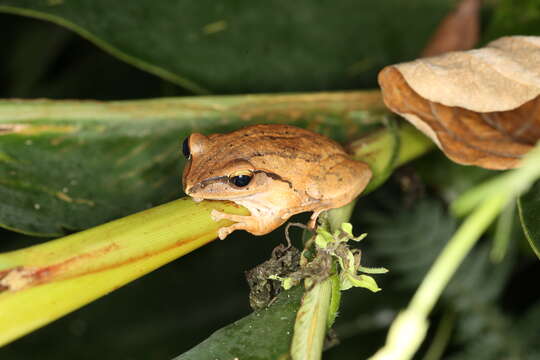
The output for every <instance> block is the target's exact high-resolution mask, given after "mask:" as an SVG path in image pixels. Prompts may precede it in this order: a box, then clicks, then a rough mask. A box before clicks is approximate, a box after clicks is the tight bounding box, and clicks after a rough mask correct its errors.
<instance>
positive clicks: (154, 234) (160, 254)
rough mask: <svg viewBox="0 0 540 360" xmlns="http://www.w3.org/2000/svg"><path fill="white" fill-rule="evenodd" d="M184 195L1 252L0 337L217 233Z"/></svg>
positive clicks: (203, 208)
mask: <svg viewBox="0 0 540 360" xmlns="http://www.w3.org/2000/svg"><path fill="white" fill-rule="evenodd" d="M212 209H218V210H220V211H227V212H231V213H237V214H246V213H247V212H246V210H245V209H243V208H240V207H238V206H234V205H230V204H226V203H223V202H217V201H216V202H201V203H195V202H194V201H192V200H191V199H189V198H184V199H180V200H176V201H173V202H170V203H168V204H165V205H162V206H158V207H155V208H152V209H149V210H146V211H143V212H140V213H137V214H134V215H131V216H128V217H125V218H122V219H119V220H116V221H112V222H109V223H107V224H103V225H100V226H97V227H95V228H92V229H90V230H86V231H82V232H79V233H76V234H73V235H70V236H66V237H63V238H61V239H58V240H54V241H49V242H47V243H44V244H42V245H36V246H32V247H29V248H26V249H22V250H17V251H13V252H8V253H3V254H0V285H1V286H0V345H3V344H6V343H8V342H10V341H12V340H15V339H16V338H18V337H20V336H22V335H24V334H26V333H28V332H30V331H32V330H34V329H37V328H39V327H41V326H43V325H45V324H47V323H49V322H51V321H53V320H55V319H57V318H59V317H61V316H63V315H65V314H67V313H69V312H71V311H73V310H75V309H77V308H79V307H81V306H83V305H85V304H87V303H89V302H91V301H93V300H95V299H97V298H99V297H101V296H103V295H105V294H108V293H109V292H111V291H113V290H115V289H117V288H119V287H121V286H123V285H125V284H126V283H128V282H130V281H133V280H135V279H137V278H139V277H141V276H143V275H145V274H147V273H149V272H150V271H152V270H155V269H156V268H158V267H160V266H162V265H164V264H166V263H168V262H170V261H172V260H174V259H176V258H178V257H181V256H182V255H184V254H187V253H189V252H191V251H193V250H194V249H196V248H198V247H200V246H203V245H205V244H207V243H209V242H210V241H212V240H214V239H215V238H216V234H217V229H218V228H219V227H221V226H225V225H227V224H231V222H229V221H225V220H222V221H220V222H215V221H213V220H212V219H211V218H210V211H211V210H212Z"/></svg>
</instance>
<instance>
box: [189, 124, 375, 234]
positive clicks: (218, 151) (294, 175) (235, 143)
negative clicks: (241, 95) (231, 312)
mask: <svg viewBox="0 0 540 360" xmlns="http://www.w3.org/2000/svg"><path fill="white" fill-rule="evenodd" d="M183 153H184V156H185V157H186V159H187V163H186V166H185V168H184V174H183V177H182V182H183V185H184V192H185V193H186V194H188V195H189V196H191V197H192V198H193V199H194V200H195V201H201V200H203V199H209V200H229V201H232V202H234V203H236V204H239V205H242V206H244V207H246V208H247V209H248V210H249V211H250V214H251V215H249V216H242V215H233V214H226V213H223V212H219V211H217V210H214V211H212V217H213V219H214V220H215V221H219V220H220V219H228V220H232V221H235V222H236V223H235V224H233V225H231V226H228V227H222V228H221V229H219V231H218V235H219V238H220V239H224V238H225V237H227V235H229V234H230V233H231V232H233V231H235V230H239V229H243V230H246V231H248V232H250V233H252V234H254V235H263V234H267V233H269V232H271V231H272V230H274V229H275V228H277V227H278V226H280V225H281V224H283V223H284V222H285V221H286V220H287V219H288V218H289V217H291V216H292V215H294V214H298V213H301V212H305V211H313V214H312V216H311V221H310V226H311V227H313V226H314V225H315V222H316V220H317V217H318V216H319V214H320V213H321V212H323V211H325V210H328V209H332V208H337V207H341V206H343V205H346V204H347V203H349V202H350V201H352V200H353V199H354V198H355V197H356V196H358V195H359V194H360V193H361V192H362V191H363V190H364V188H365V187H366V185H367V183H368V182H369V180H370V178H371V171H370V169H369V167H368V166H367V165H366V164H364V163H361V162H357V161H354V160H352V159H351V158H350V157H349V155H348V154H347V153H346V152H345V150H344V149H343V148H342V147H341V146H340V145H339V144H338V143H336V142H335V141H333V140H330V139H328V138H327V137H324V136H322V135H319V134H316V133H314V132H311V131H308V130H305V129H301V128H297V127H295V126H291V125H278V124H270V125H253V126H248V127H246V128H243V129H240V130H236V131H233V132H231V133H228V134H212V135H209V136H205V135H202V134H199V133H194V134H192V135H190V136H189V137H187V138H186V139H185V140H184V143H183Z"/></svg>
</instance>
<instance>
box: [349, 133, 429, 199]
mask: <svg viewBox="0 0 540 360" xmlns="http://www.w3.org/2000/svg"><path fill="white" fill-rule="evenodd" d="M434 147H435V145H434V144H433V142H432V141H431V140H429V139H428V138H427V137H426V136H425V135H424V134H422V133H421V132H420V131H418V130H417V129H416V128H414V127H413V126H412V125H410V124H408V123H400V124H399V126H396V127H394V126H391V127H388V128H386V129H381V130H378V131H376V132H374V133H372V134H370V135H367V136H365V137H362V138H360V139H358V140H357V141H355V142H353V143H352V144H351V149H352V153H353V157H354V159H355V160H358V161H362V162H365V163H366V164H368V165H369V168H370V169H371V171H372V173H373V175H372V179H371V181H370V183H369V184H368V186H367V188H366V189H365V190H364V194H367V193H369V192H371V191H373V190H375V189H376V188H377V187H379V186H380V185H382V184H383V183H384V181H385V180H386V179H387V178H388V177H389V176H390V175H391V174H392V172H393V171H394V169H395V168H396V167H398V166H400V165H403V164H405V163H407V162H409V161H411V160H413V159H416V158H417V157H419V156H421V155H423V154H425V153H426V152H428V151H430V150H431V149H433V148H434Z"/></svg>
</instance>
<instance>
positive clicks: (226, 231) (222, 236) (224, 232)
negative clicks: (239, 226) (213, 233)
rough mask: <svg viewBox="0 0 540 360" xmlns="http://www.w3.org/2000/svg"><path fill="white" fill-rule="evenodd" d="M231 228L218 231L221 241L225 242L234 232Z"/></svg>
mask: <svg viewBox="0 0 540 360" xmlns="http://www.w3.org/2000/svg"><path fill="white" fill-rule="evenodd" d="M229 228H230V226H229V227H222V228H220V229H219V230H218V237H219V239H220V240H225V238H226V237H227V236H228V235H229V234H230V233H231V232H233V231H234V230H230V229H229Z"/></svg>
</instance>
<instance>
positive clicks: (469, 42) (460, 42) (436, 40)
mask: <svg viewBox="0 0 540 360" xmlns="http://www.w3.org/2000/svg"><path fill="white" fill-rule="evenodd" d="M481 6H482V0H461V1H460V2H459V3H458V4H457V6H456V8H455V9H454V10H453V11H452V12H450V13H449V14H448V15H447V16H446V17H445V18H444V19H443V20H442V21H441V23H440V24H439V26H438V27H437V30H435V33H434V34H433V36H432V37H431V39H430V40H429V42H428V44H427V45H426V47H425V48H424V51H422V56H423V57H424V56H435V55H440V54H443V53H445V52H449V51H457V50H469V49H472V48H473V47H475V46H476V43H477V42H478V38H479V36H480V35H479V34H480V7H481Z"/></svg>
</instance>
